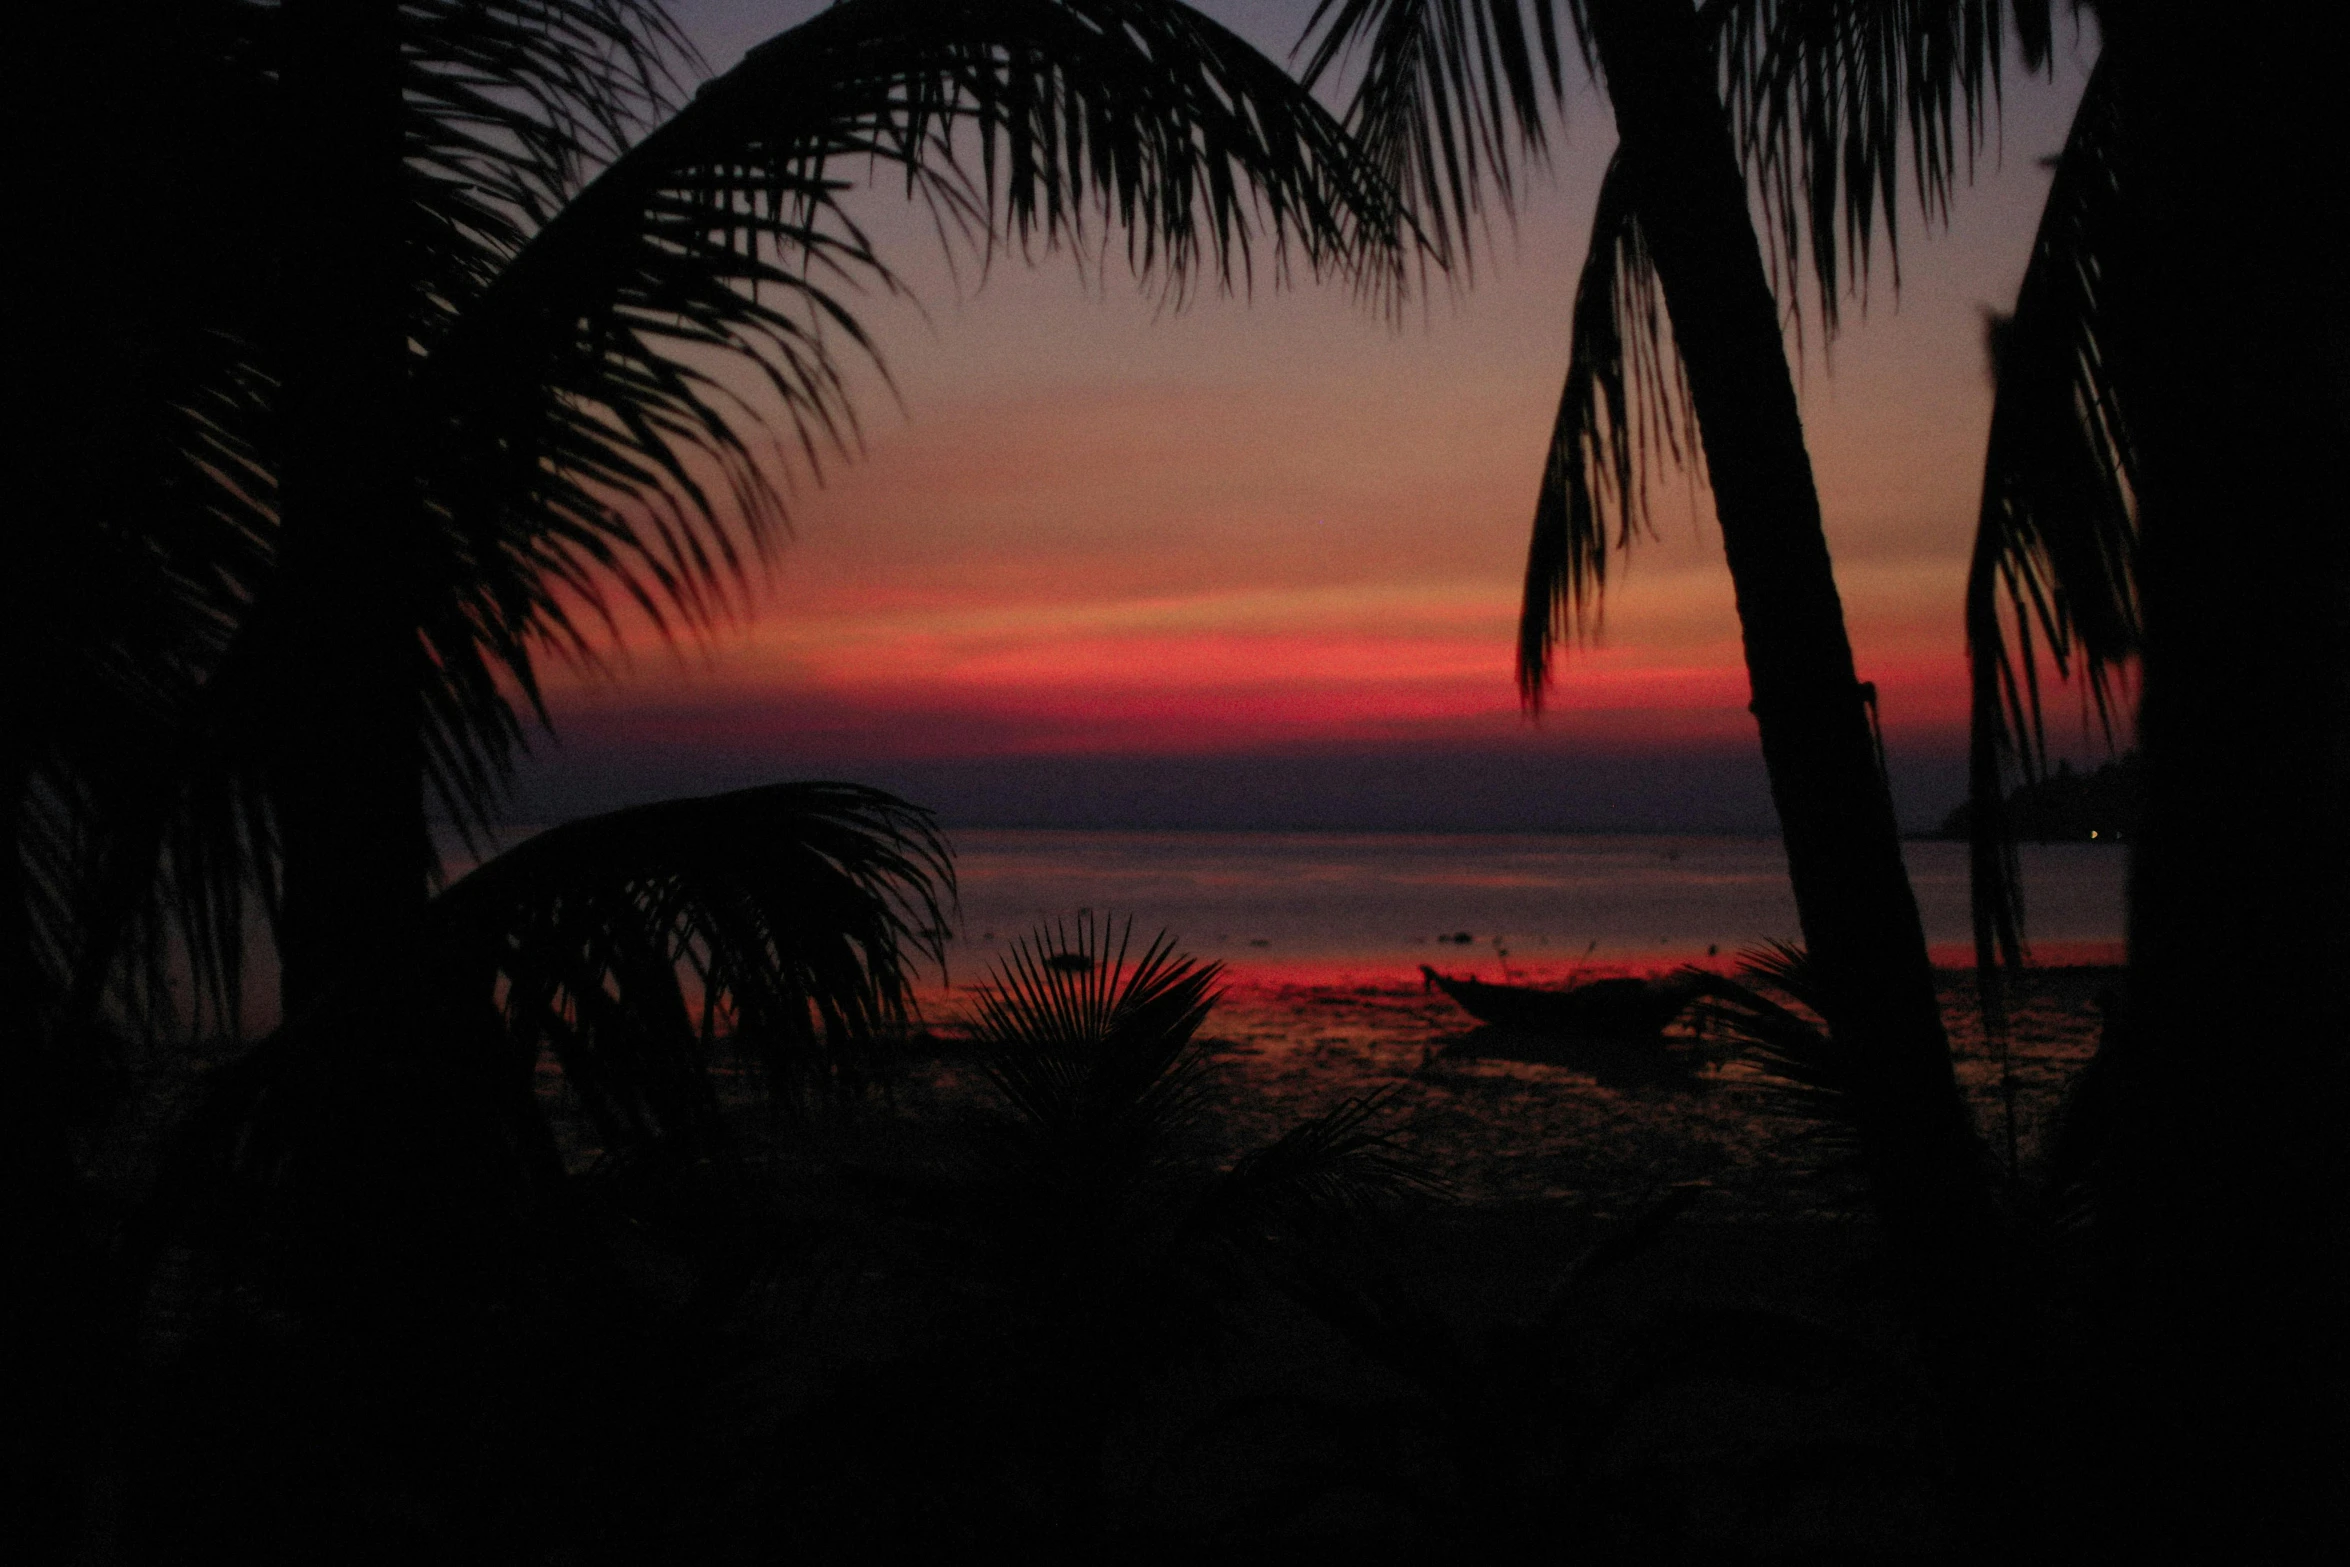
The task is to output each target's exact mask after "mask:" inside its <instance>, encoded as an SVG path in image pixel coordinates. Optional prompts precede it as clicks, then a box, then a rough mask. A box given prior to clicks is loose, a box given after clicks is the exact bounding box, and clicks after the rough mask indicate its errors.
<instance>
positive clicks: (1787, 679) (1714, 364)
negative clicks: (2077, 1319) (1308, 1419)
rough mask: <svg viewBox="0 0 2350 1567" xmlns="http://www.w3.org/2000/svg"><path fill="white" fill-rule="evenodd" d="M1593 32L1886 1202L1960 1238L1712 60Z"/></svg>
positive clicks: (1868, 759) (1936, 1078)
mask: <svg viewBox="0 0 2350 1567" xmlns="http://www.w3.org/2000/svg"><path fill="white" fill-rule="evenodd" d="M1589 16H1590V21H1591V28H1592V34H1593V42H1594V43H1595V44H1596V46H1597V49H1598V52H1599V56H1600V62H1601V65H1602V67H1603V69H1604V70H1605V72H1606V75H1607V88H1608V95H1609V98H1610V100H1611V102H1612V103H1613V104H1614V106H1615V115H1616V129H1617V133H1618V135H1619V137H1620V138H1621V141H1622V145H1623V155H1624V157H1625V158H1626V160H1627V161H1628V162H1629V163H1630V164H1632V166H1633V173H1634V177H1635V179H1636V181H1637V184H1636V190H1637V192H1638V195H1637V198H1636V199H1637V200H1638V202H1639V210H1640V221H1641V225H1642V228H1643V230H1644V231H1645V233H1646V234H1647V236H1648V239H1649V243H1650V246H1651V249H1652V252H1653V254H1654V256H1655V260H1656V270H1657V276H1658V280H1659V281H1660V282H1661V284H1662V285H1663V288H1664V293H1665V301H1666V305H1667V307H1668V308H1669V310H1670V312H1671V315H1672V321H1673V330H1674V336H1675V339H1676V341H1677V342H1678V344H1679V347H1680V351H1681V358H1682V361H1683V363H1684V365H1685V366H1686V367H1687V371H1688V378H1689V389H1690V394H1691V397H1692V399H1693V400H1694V402H1695V405H1696V410H1697V417H1698V425H1699V428H1700V430H1701V432H1702V435H1703V439H1704V442H1705V455H1706V463H1707V466H1708V469H1709V471H1710V474H1711V478H1712V482H1713V489H1714V504H1715V510H1716V513H1717V515H1718V516H1719V518H1720V520H1721V526H1722V542H1723V547H1724V550H1725V552H1726V554H1727V555H1728V558H1729V566H1730V575H1731V579H1732V581H1733V583H1734V584H1735V586H1736V590H1737V602H1738V618H1739V625H1740V629H1741V631H1742V633H1743V636H1744V640H1745V648H1746V667H1747V674H1748V678H1749V680H1750V682H1751V686H1752V691H1753V712H1754V715H1755V719H1756V722H1757V724H1758V725H1759V727H1760V729H1761V733H1762V748H1763V761H1764V763H1765V765H1766V767H1767V768H1768V769H1769V773H1770V780H1771V796H1772V800H1773V802H1774V803H1775V804H1776V806H1777V808H1778V813H1779V823H1780V829H1781V832H1782V833H1783V835H1784V837H1785V839H1786V845H1787V863H1788V870H1789V874H1790V877H1791V879H1792V880H1793V883H1794V891H1795V905H1796V911H1797V914H1798V917H1799V918H1800V920H1801V922H1802V927H1803V936H1804V941H1805V943H1806V944H1807V946H1808V947H1809V949H1810V953H1811V957H1812V960H1813V962H1814V963H1815V964H1817V965H1818V967H1819V969H1820V971H1821V973H1822V976H1823V979H1824V981H1825V984H1826V987H1827V993H1828V994H1829V995H1830V996H1831V997H1832V998H1833V1000H1834V1004H1835V1007H1836V1009H1837V1013H1838V1015H1837V1016H1835V1017H1833V1018H1831V1019H1830V1020H1829V1021H1830V1022H1831V1023H1832V1024H1833V1025H1834V1027H1835V1028H1836V1029H1837V1031H1838V1032H1839V1033H1841V1034H1844V1035H1846V1036H1847V1037H1850V1038H1857V1039H1860V1040H1863V1041H1866V1043H1867V1045H1868V1047H1869V1048H1868V1055H1869V1059H1870V1061H1871V1063H1872V1066H1873V1068H1874V1070H1875V1071H1876V1073H1877V1074H1878V1080H1877V1081H1875V1082H1874V1083H1872V1084H1871V1085H1869V1088H1870V1093H1871V1096H1872V1098H1873V1099H1875V1100H1876V1101H1877V1102H1879V1103H1881V1104H1884V1105H1886V1106H1889V1107H1900V1112H1901V1118H1902V1120H1903V1121H1904V1123H1905V1130H1904V1133H1903V1135H1901V1136H1899V1137H1894V1138H1878V1139H1876V1142H1877V1144H1878V1146H1876V1147H1873V1148H1871V1149H1869V1150H1868V1156H1869V1159H1870V1162H1871V1165H1872V1167H1873V1168H1872V1174H1873V1175H1874V1177H1875V1179H1876V1183H1877V1187H1878V1193H1879V1198H1880V1200H1881V1201H1882V1202H1883V1203H1885V1204H1886V1205H1887V1206H1888V1208H1889V1216H1896V1215H1898V1216H1902V1217H1905V1218H1908V1219H1911V1220H1915V1221H1919V1222H1923V1223H1926V1224H1927V1225H1928V1226H1929V1227H1930V1229H1931V1230H1932V1231H1933V1232H1934V1233H1937V1234H1945V1235H1946V1226H1947V1225H1949V1224H1950V1223H1952V1222H1954V1221H1965V1222H1970V1223H1971V1222H1972V1219H1971V1217H1970V1216H1972V1215H1976V1214H1978V1213H1979V1212H1980V1210H1981V1205H1982V1196H1983V1194H1982V1191H1981V1187H1980V1182H1979V1178H1978V1176H1979V1168H1978V1163H1977V1155H1976V1149H1975V1143H1974V1138H1973V1133H1972V1131H1971V1128H1970V1126H1969V1123H1968V1119H1967V1115H1966V1110H1965V1106H1964V1103H1963V1101H1962V1100H1961V1099H1960V1097H1959V1094H1958V1087H1957V1082H1956V1079H1955V1077H1954V1075H1953V1073H1952V1070H1951V1062H1950V1051H1949V1044H1948V1041H1947V1039H1946V1037H1945V1036H1944V1033H1943V1029H1942V1015H1941V1009H1940V1007H1939V1005H1938V1003H1937V1001H1936V998H1935V993H1934V978H1933V972H1932V969H1931V967H1930V966H1929V964H1928V961H1927V957H1926V940H1925V930H1924V926H1923V924H1922V923H1921V921H1920V920H1919V917H1918V910H1917V901H1916V899H1915V898H1914V897H1913V896H1912V894H1911V892H1910V887H1909V879H1908V875H1907V873H1906V871H1905V870H1904V868H1903V865H1902V861H1901V846H1900V838H1899V832H1898V829H1897V827H1896V824H1895V821H1894V817H1893V805H1892V800H1891V797H1890V795H1889V794H1888V792H1887V789H1886V784H1885V780H1884V777H1883V774H1882V771H1881V769H1880V767H1879V763H1878V752H1877V747H1876V742H1875V739H1874V737H1873V735H1872V732H1871V726H1870V721H1869V717H1868V714H1867V713H1866V711H1865V707H1864V699H1863V694H1862V691H1861V688H1860V686H1859V684H1858V681H1857V679H1856V676H1855V674H1854V670H1853V663H1852V647H1851V644H1850V642H1849V641H1848V640H1847V639H1846V636H1845V631H1844V609H1843V605H1842V602H1841V601H1840V600H1839V599H1838V597H1837V593H1836V581H1835V576H1834V573H1833V571H1832V570H1831V567H1830V564H1829V560H1828V546H1827V540H1826V537H1825V535H1824V534H1823V533H1822V532H1821V527H1820V506H1819V496H1818V492H1817V490H1816V489H1815V488H1814V486H1813V482H1812V473H1811V459H1810V456H1809V454H1808V453H1807V451H1806V450H1805V447H1804V441H1803V423H1802V419H1801V416H1800V414H1799V413H1798V411H1797V407H1796V401H1795V387H1794V382H1793V380H1792V378H1791V377H1790V375H1789V373H1788V369H1787V359H1786V351H1785V348H1784V345H1783V344H1782V342H1781V340H1780V331H1779V312H1778V306H1777V303H1776V301H1775V300H1774V299H1773V297H1772V294H1771V289H1770V283H1769V279H1768V277H1767V275H1766V274H1765V272H1764V268H1763V259H1762V249H1761V244H1760V241H1759V240H1758V239H1757V238H1756V235H1755V229H1754V223H1753V220H1752V218H1751V217H1750V216H1749V214H1748V211H1747V205H1746V184H1745V180H1744V178H1743V176H1742V175H1741V173H1740V170H1739V166H1738V159H1737V153H1736V149H1735V147H1734V146H1733V144H1732V142H1731V132H1730V125H1729V119H1728V116H1727V115H1726V113H1725V112H1724V110H1723V108H1722V104H1721V99H1720V97H1719V94H1718V93H1717V91H1716V89H1715V86H1714V68H1713V61H1712V56H1711V54H1710V53H1709V52H1708V51H1707V49H1706V48H1705V45H1704V41H1703V39H1702V37H1701V35H1700V33H1699V30H1698V26H1697V22H1696V19H1695V13H1694V11H1693V9H1692V8H1691V7H1690V6H1688V5H1686V4H1683V3H1681V0H1592V3H1591V5H1590V9H1589ZM1911 1234H1912V1235H1913V1237H1914V1236H1915V1235H1916V1234H1917V1232H1916V1231H1915V1230H1914V1229H1912V1231H1911Z"/></svg>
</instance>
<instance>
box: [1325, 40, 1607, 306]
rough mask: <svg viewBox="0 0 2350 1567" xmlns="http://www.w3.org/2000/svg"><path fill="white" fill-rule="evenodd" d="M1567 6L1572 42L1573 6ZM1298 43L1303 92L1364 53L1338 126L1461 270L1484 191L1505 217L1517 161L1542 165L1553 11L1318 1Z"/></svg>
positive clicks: (1556, 67)
mask: <svg viewBox="0 0 2350 1567" xmlns="http://www.w3.org/2000/svg"><path fill="white" fill-rule="evenodd" d="M1569 3H1570V9H1571V11H1572V13H1573V15H1574V18H1575V22H1576V25H1577V29H1578V36H1579V37H1580V36H1581V5H1580V0H1569ZM1529 12H1531V13H1532V14H1531V15H1530V16H1529V14H1528V13H1529ZM1317 32H1320V33H1321V37H1320V39H1319V40H1318V41H1313V40H1314V34H1315V33H1317ZM1308 41H1312V48H1311V50H1310V52H1308V53H1307V55H1306V61H1305V68H1304V71H1303V73H1302V74H1303V77H1304V80H1305V81H1306V82H1307V83H1308V84H1312V83H1315V82H1318V81H1320V80H1322V78H1323V77H1324V76H1326V75H1328V74H1329V73H1330V72H1332V71H1333V70H1335V69H1342V68H1344V67H1345V66H1346V65H1347V64H1348V63H1349V61H1350V58H1351V56H1352V53H1353V51H1354V50H1355V49H1356V48H1357V47H1358V46H1360V47H1361V48H1362V49H1363V64H1362V74H1361V77H1360V79H1359V80H1358V82H1357V83H1356V86H1355V91H1354V97H1353V101H1352V106H1351V107H1350V109H1349V111H1348V123H1349V124H1350V125H1351V126H1352V128H1353V129H1354V131H1355V133H1356V135H1357V136H1359V137H1360V138H1361V139H1362V142H1363V145H1364V146H1365V148H1366V149H1368V151H1369V152H1370V154H1371V156H1372V158H1373V159H1374V160H1376V162H1377V164H1378V167H1379V168H1380V169H1382V170H1383V171H1384V172H1385V173H1386V175H1387V178H1388V179H1389V180H1390V181H1391V182H1392V183H1393V184H1394V186H1395V188H1396V189H1397V190H1398V191H1399V192H1400V193H1402V195H1403V197H1404V199H1405V200H1406V201H1408V202H1410V203H1411V204H1412V207H1413V210H1414V211H1415V212H1416V213H1417V214H1418V215H1419V219H1420V222H1421V224H1422V226H1423V228H1424V229H1425V231H1426V232H1427V234H1428V235H1429V237H1430V240H1431V243H1432V244H1433V245H1434V247H1435V250H1436V254H1437V256H1438V257H1439V258H1440V259H1441V260H1442V261H1444V262H1445V263H1446V264H1447V265H1451V264H1454V263H1455V262H1457V263H1458V264H1459V265H1460V266H1461V267H1462V268H1463V270H1464V272H1465V271H1466V270H1467V268H1468V267H1469V265H1470V263H1471V260H1472V257H1471V254H1470V248H1471V247H1470V235H1471V229H1472V227H1473V225H1474V224H1476V222H1477V221H1478V220H1479V218H1480V215H1481V214H1482V212H1483V208H1484V199H1485V198H1484V192H1485V186H1486V184H1487V183H1488V182H1490V183H1491V184H1492V186H1493V189H1494V193H1495V195H1496V197H1497V199H1498V200H1499V202H1500V204H1501V207H1502V210H1503V211H1504V213H1505V214H1506V213H1508V212H1510V211H1511V210H1512V209H1513V207H1514V206H1515V201H1516V194H1515V192H1516V174H1515V163H1516V160H1517V159H1518V158H1520V157H1533V158H1536V159H1539V158H1540V157H1541V156H1542V152H1543V147H1544V142H1545V133H1544V130H1543V116H1544V114H1545V113H1546V112H1547V110H1548V109H1549V108H1550V107H1551V106H1552V105H1554V104H1556V103H1557V102H1558V100H1559V99H1560V97H1561V95H1562V93H1563V91H1564V88H1565V83H1564V80H1563V74H1562V68H1563V65H1564V53H1563V50H1562V48H1561V43H1560V34H1559V25H1558V11H1557V8H1556V7H1555V6H1554V5H1553V4H1552V3H1551V0H1319V3H1318V4H1316V6H1315V7H1314V14H1313V16H1312V17H1311V18H1310V19H1309V20H1308V21H1307V24H1306V30H1305V38H1304V39H1303V40H1301V41H1300V48H1301V49H1303V48H1305V46H1306V43H1307V42H1308ZM1586 58H1588V56H1586Z"/></svg>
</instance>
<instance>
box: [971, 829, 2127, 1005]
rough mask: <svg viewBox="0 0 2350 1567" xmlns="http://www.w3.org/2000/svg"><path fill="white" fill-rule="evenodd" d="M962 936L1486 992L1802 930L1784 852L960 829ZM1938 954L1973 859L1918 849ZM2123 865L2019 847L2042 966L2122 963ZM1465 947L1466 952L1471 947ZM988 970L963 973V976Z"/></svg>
mask: <svg viewBox="0 0 2350 1567" xmlns="http://www.w3.org/2000/svg"><path fill="white" fill-rule="evenodd" d="M952 841H953V844H954V847H955V851H956V855H955V863H956V868H957V872H958V875H959V878H960V893H961V905H962V916H963V917H962V922H961V926H960V930H961V937H962V939H961V941H960V943H959V944H958V946H957V947H956V949H955V950H954V953H953V959H952V963H953V967H954V968H955V969H957V970H968V969H970V968H972V967H973V966H975V965H976V966H979V967H985V966H986V965H987V964H988V963H989V962H990V961H991V958H992V955H993V954H995V953H998V952H1000V951H1002V950H1003V948H1004V947H1005V946H1006V945H1007V944H1008V943H1009V942H1011V941H1012V940H1014V939H1016V938H1017V937H1019V936H1020V935H1022V934H1024V933H1026V932H1027V931H1028V930H1030V929H1031V928H1032V927H1034V926H1035V925H1036V924H1037V923H1038V922H1039V921H1043V920H1052V919H1064V920H1066V919H1072V918H1075V917H1076V916H1077V915H1079V914H1080V913H1081V912H1090V913H1091V914H1092V915H1093V916H1094V917H1095V918H1097V919H1103V918H1107V919H1114V920H1116V921H1118V922H1119V923H1120V924H1121V925H1123V923H1124V922H1125V921H1126V920H1127V919H1128V918H1129V917H1131V918H1132V920H1133V927H1134V932H1135V935H1136V936H1137V937H1138V938H1147V937H1148V936H1151V935H1154V934H1156V933H1157V932H1159V931H1161V930H1165V931H1168V932H1170V933H1171V934H1172V935H1173V936H1174V937H1175V938H1176V940H1177V942H1178V944H1179V945H1180V946H1181V947H1182V949H1183V950H1184V951H1186V952H1188V953H1190V954H1192V955H1194V956H1196V957H1200V958H1203V959H1216V960H1219V961H1221V962H1223V963H1225V964H1226V965H1227V966H1228V967H1229V968H1231V970H1232V971H1233V975H1234V978H1235V979H1236V980H1246V979H1274V978H1279V979H1284V980H1298V981H1304V980H1309V979H1310V980H1316V981H1321V982H1330V983H1339V982H1344V981H1345V980H1347V979H1350V978H1360V979H1364V980H1376V979H1387V978H1395V977H1403V976H1416V975H1417V974H1418V966H1419V965H1420V964H1423V963H1428V964H1433V965H1435V966H1437V967H1439V968H1442V969H1445V970H1447V971H1451V972H1458V973H1475V974H1477V975H1479V976H1481V977H1484V978H1489V979H1499V978H1503V977H1505V976H1511V977H1529V978H1535V979H1556V978H1561V977H1564V976H1565V975H1567V974H1569V973H1571V972H1574V971H1575V970H1577V969H1578V968H1586V969H1611V970H1615V971H1618V972H1620V971H1623V970H1626V969H1652V968H1656V967H1660V966H1667V965H1671V964H1675V963H1679V962H1683V961H1687V960H1691V959H1698V958H1703V957H1705V956H1707V955H1708V954H1709V953H1712V954H1717V955H1720V956H1724V957H1727V956H1730V955H1732V954H1735V953H1736V952H1737V951H1738V950H1739V949H1740V948H1742V947H1746V946H1751V945H1753V944H1755V943H1757V942H1762V941H1768V940H1774V939H1778V940H1790V941H1792V940H1794V939H1796V937H1797V934H1798V932H1797V927H1796V919H1795V902H1794V899H1793V897H1792V896H1791V894H1790V893H1789V891H1788V886H1787V861H1786V856H1785V854H1784V852H1783V851H1782V850H1781V848H1780V846H1779V844H1778V842H1777V840H1776V839H1767V838H1717V837H1679V836H1670V837H1668V836H1613V837H1609V836H1582V835H1565V834H1449V833H1448V834H1428V833H1322V832H1294V833H1272V832H1248V833H1242V832H1233V833H1219V832H1075V831H1050V830H995V831H962V832H957V833H954V834H952ZM1902 853H1903V857H1904V858H1905V860H1906V861H1907V862H1908V866H1909V874H1910V883H1911V885H1912V886H1913V887H1914V888H1915V889H1916V891H1917V897H1918V904H1919V910H1920V912H1921V914H1922V915H1923V917H1924V920H1925V925H1926V939H1927V941H1928V943H1929V944H1930V945H1931V946H1932V947H1934V948H1935V956H1936V959H1937V961H1939V962H1942V963H1945V964H1948V965H1950V966H1961V965H1964V964H1966V963H1968V962H1971V961H1972V957H1971V954H1972V946H1971V942H1972V937H1971V935H1970V926H1969V923H1968V912H1967V868H1966V847H1965V845H1963V844H1958V843H1945V842H1938V841H1929V840H1918V841H1912V842H1909V843H1905V844H1904V845H1903V846H1902ZM2123 865H2124V854H2123V851H2121V850H2120V849H2119V848H2109V847H2106V846H2104V845H2099V844H2035V845H2027V846H2026V847H2025V848H2024V850H2023V873H2024V892H2025V905H2026V913H2027V922H2028V930H2029V934H2030V936H2031V938H2032V944H2033V947H2034V949H2035V954H2036V956H2037V957H2038V958H2039V959H2040V960H2041V961H2043V962H2049V961H2055V962H2074V963H2079V962H2115V961H2118V960H2119V956H2120V950H2121V939H2122V875H2123ZM1464 937H1465V938H1467V939H1466V940H1463V939H1462V938H1464ZM976 977H978V976H977V975H973V974H969V973H966V972H956V973H955V974H954V979H955V981H956V982H957V983H963V982H966V981H967V980H968V979H971V978H976Z"/></svg>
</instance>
